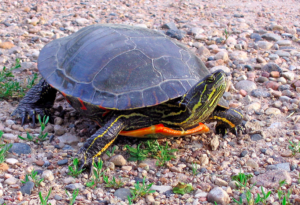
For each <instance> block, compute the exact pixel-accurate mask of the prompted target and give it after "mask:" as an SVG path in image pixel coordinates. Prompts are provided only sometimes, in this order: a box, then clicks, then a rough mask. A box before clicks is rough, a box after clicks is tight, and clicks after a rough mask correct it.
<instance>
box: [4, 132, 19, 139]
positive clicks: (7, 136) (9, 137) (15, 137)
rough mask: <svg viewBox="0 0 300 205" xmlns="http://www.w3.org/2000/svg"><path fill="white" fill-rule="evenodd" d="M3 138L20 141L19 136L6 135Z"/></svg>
mask: <svg viewBox="0 0 300 205" xmlns="http://www.w3.org/2000/svg"><path fill="white" fill-rule="evenodd" d="M3 138H4V139H8V140H16V139H18V136H17V135H14V134H11V133H5V134H3Z"/></svg>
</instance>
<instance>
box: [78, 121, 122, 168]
mask: <svg viewBox="0 0 300 205" xmlns="http://www.w3.org/2000/svg"><path fill="white" fill-rule="evenodd" d="M126 121H127V120H126V119H125V118H123V116H114V117H112V118H111V119H110V120H109V121H108V122H107V123H106V124H105V125H104V126H103V127H101V128H100V129H99V130H97V132H96V133H95V134H93V135H92V136H91V137H90V138H89V139H87V140H86V142H85V143H84V145H83V146H82V148H81V149H80V150H79V153H78V154H79V155H80V156H79V158H80V168H81V169H82V168H83V167H85V166H87V167H91V166H92V164H93V162H94V161H97V160H98V158H99V157H100V155H101V154H102V153H103V152H104V151H105V150H107V148H108V147H109V146H110V145H111V144H112V143H113V142H114V141H115V140H116V139H117V136H118V134H119V133H120V132H121V131H122V130H123V129H124V128H125V127H126V126H127V122H126Z"/></svg>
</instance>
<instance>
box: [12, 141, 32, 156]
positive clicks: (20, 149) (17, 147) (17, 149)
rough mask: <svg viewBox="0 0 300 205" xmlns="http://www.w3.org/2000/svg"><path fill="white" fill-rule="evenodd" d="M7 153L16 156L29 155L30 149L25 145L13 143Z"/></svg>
mask: <svg viewBox="0 0 300 205" xmlns="http://www.w3.org/2000/svg"><path fill="white" fill-rule="evenodd" d="M9 152H11V153H16V154H30V153H31V148H30V146H29V145H28V144H25V143H13V145H12V147H11V148H10V149H9Z"/></svg>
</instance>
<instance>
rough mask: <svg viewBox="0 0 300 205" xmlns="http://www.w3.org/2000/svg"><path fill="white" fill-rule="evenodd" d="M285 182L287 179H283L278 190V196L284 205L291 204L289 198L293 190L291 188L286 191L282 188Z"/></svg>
mask: <svg viewBox="0 0 300 205" xmlns="http://www.w3.org/2000/svg"><path fill="white" fill-rule="evenodd" d="M285 184H286V181H285V180H282V181H280V182H279V188H278V190H277V196H278V199H279V201H280V202H281V204H282V205H289V204H290V202H289V201H288V199H289V198H290V195H291V193H292V191H291V190H290V189H289V190H288V191H287V192H284V191H283V190H282V189H281V187H282V186H283V185H285Z"/></svg>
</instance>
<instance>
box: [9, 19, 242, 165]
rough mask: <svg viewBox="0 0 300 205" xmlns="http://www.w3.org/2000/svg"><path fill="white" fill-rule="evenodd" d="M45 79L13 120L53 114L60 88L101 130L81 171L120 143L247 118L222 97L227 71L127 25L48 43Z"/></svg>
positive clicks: (85, 152)
mask: <svg viewBox="0 0 300 205" xmlns="http://www.w3.org/2000/svg"><path fill="white" fill-rule="evenodd" d="M38 68H39V71H40V73H41V75H42V76H43V79H42V80H41V81H40V82H39V84H37V85H35V86H34V87H33V88H32V89H31V90H29V91H28V93H27V94H26V96H25V97H24V98H23V99H22V100H21V101H20V104H19V105H18V107H17V109H16V110H15V111H14V113H13V115H16V116H18V117H21V118H22V124H23V123H24V122H25V119H26V118H27V116H28V115H29V116H30V117H31V118H32V120H33V124H34V123H35V115H36V114H40V115H45V114H48V113H47V110H48V109H49V108H51V107H52V106H53V103H54V100H55V96H56V92H57V90H58V91H59V92H60V93H61V94H62V95H63V96H64V97H65V98H66V100H67V101H68V102H69V103H70V104H71V105H72V106H73V107H74V108H75V109H76V110H77V111H78V112H79V113H81V114H82V115H84V116H86V117H88V118H91V119H92V120H94V121H96V122H97V123H98V124H99V125H100V126H101V128H100V129H99V130H98V131H96V133H95V134H94V135H92V136H91V137H90V138H89V139H88V140H87V141H86V142H85V144H84V145H83V147H82V148H81V149H80V151H79V152H80V154H81V156H82V158H81V159H82V165H87V164H89V163H90V162H92V161H93V160H94V159H97V157H98V156H100V155H101V153H103V152H104V151H105V150H106V149H107V148H108V147H109V146H110V145H111V144H112V143H113V142H114V140H115V139H116V138H117V136H118V135H123V136H130V137H150V138H153V137H168V136H183V135H187V134H195V133H203V132H207V131H209V128H208V127H207V126H205V125H204V124H202V122H206V121H211V120H215V121H217V132H221V133H224V130H226V129H228V128H231V129H234V128H236V127H237V126H238V125H239V124H241V122H242V118H243V116H242V114H241V113H240V112H239V111H238V110H236V109H229V108H228V106H227V105H226V102H225V101H224V99H223V98H222V95H223V93H224V91H225V87H226V81H225V77H226V75H225V73H224V72H223V71H221V70H218V71H216V72H214V73H212V74H210V72H209V71H208V69H207V68H206V67H205V65H204V64H203V63H202V62H201V60H200V59H199V58H198V57H197V56H196V55H195V54H193V53H192V52H190V51H189V50H188V49H187V48H186V47H185V46H183V45H181V44H180V43H178V42H176V41H174V40H171V39H170V38H168V37H167V36H165V35H164V34H162V33H160V32H158V31H154V30H149V29H145V28H139V27H132V26H125V25H112V24H106V25H91V26H88V27H85V28H83V29H81V30H79V31H78V32H76V33H74V34H72V35H70V36H68V37H64V38H60V39H56V40H54V41H52V42H50V43H49V44H47V45H46V46H45V47H44V48H43V49H42V51H41V53H40V56H39V58H38Z"/></svg>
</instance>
